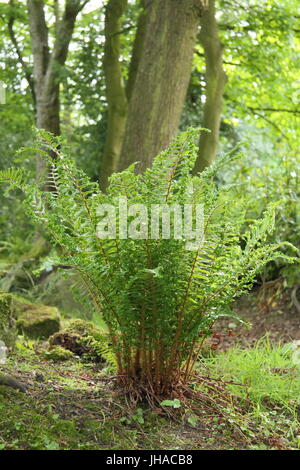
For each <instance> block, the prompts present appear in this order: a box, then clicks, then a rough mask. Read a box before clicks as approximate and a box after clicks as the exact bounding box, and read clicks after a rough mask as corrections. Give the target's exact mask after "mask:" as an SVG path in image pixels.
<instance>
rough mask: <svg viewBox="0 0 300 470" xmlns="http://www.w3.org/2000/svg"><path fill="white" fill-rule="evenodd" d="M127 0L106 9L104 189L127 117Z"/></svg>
mask: <svg viewBox="0 0 300 470" xmlns="http://www.w3.org/2000/svg"><path fill="white" fill-rule="evenodd" d="M126 6H127V0H109V2H108V4H107V6H106V12H105V48H104V61H103V67H104V75H105V82H106V97H107V103H108V125H107V131H106V140H105V146H104V153H103V157H102V161H101V172H100V186H101V188H102V189H105V188H106V186H107V180H108V177H109V176H110V175H111V174H112V173H113V172H114V171H115V170H116V169H117V165H118V161H119V157H120V152H121V147H122V142H123V137H124V132H125V124H126V117H127V98H126V92H125V87H124V84H123V77H122V70H121V64H120V61H119V57H120V30H121V19H122V16H123V14H124V12H125V9H126Z"/></svg>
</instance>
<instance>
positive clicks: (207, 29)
mask: <svg viewBox="0 0 300 470" xmlns="http://www.w3.org/2000/svg"><path fill="white" fill-rule="evenodd" d="M200 41H201V44H202V46H203V49H204V55H205V63H206V101H205V105H204V116H203V122H202V127H204V128H206V129H209V130H210V133H208V132H203V133H202V134H201V136H200V140H199V154H198V158H197V160H196V163H195V166H194V170H193V172H194V174H197V173H198V172H201V171H203V170H204V169H205V168H206V167H207V166H209V165H211V163H212V162H213V161H214V160H215V158H216V154H217V151H218V144H219V130H220V123H221V112H222V102H223V94H224V88H225V85H226V80H227V77H226V74H225V72H224V69H223V60H222V52H223V46H222V44H221V41H220V38H219V34H218V25H217V21H216V17H215V1H214V0H209V7H208V10H207V11H206V13H205V14H204V15H203V17H202V20H201V31H200Z"/></svg>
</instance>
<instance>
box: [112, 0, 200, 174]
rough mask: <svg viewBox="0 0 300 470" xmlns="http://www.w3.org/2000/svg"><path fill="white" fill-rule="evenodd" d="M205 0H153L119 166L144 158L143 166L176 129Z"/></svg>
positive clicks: (148, 163) (149, 163)
mask: <svg viewBox="0 0 300 470" xmlns="http://www.w3.org/2000/svg"><path fill="white" fill-rule="evenodd" d="M201 10H202V2H201V1H200V0H181V1H180V2H179V1H178V0H164V1H163V2H162V1H160V0H152V2H149V13H148V19H147V27H146V33H145V39H144V45H143V53H142V56H141V58H140V61H139V66H138V70H137V74H136V79H135V83H134V87H133V90H132V94H131V99H130V103H129V110H128V118H127V123H126V131H125V136H124V142H123V146H122V152H121V158H120V162H119V169H120V170H123V169H124V168H126V167H128V166H129V165H130V164H131V163H133V162H136V161H140V162H141V163H140V165H139V167H138V170H139V171H143V170H144V169H145V168H147V167H149V166H150V165H151V162H152V159H153V157H154V156H155V155H156V154H157V153H158V152H160V151H161V150H162V149H164V148H165V147H167V146H168V144H169V143H170V140H171V139H172V138H173V137H174V135H175V134H176V133H177V131H178V125H179V120H180V115H181V113H182V109H183V105H184V100H185V97H186V91H187V87H188V83H189V79H190V75H191V67H192V57H193V50H194V46H195V42H196V36H197V31H198V26H199V22H200V14H201Z"/></svg>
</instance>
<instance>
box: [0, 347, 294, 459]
mask: <svg viewBox="0 0 300 470" xmlns="http://www.w3.org/2000/svg"><path fill="white" fill-rule="evenodd" d="M246 352H247V353H248V356H247V354H246ZM246 352H245V351H243V352H242V351H239V350H232V351H230V352H227V353H224V354H223V353H222V354H220V355H218V356H216V357H215V358H213V359H209V358H208V359H206V364H205V365H201V366H200V368H201V372H200V373H201V374H202V373H203V371H205V370H208V371H209V374H211V375H212V376H214V377H220V376H223V377H224V379H226V380H227V381H237V382H239V383H243V384H244V386H240V385H239V386H234V385H232V384H230V383H227V384H224V382H222V381H220V379H219V378H215V379H209V380H208V381H207V382H205V381H203V384H206V385H205V386H204V385H202V387H204V388H205V387H208V386H212V387H214V388H215V389H216V390H218V388H219V389H220V390H221V389H222V387H224V385H226V388H227V389H228V391H230V390H232V392H233V393H234V394H235V395H239V396H240V398H241V400H240V402H237V403H232V406H230V403H228V402H227V405H226V406H227V408H226V409H225V408H223V409H221V410H220V413H217V412H214V411H213V409H211V410H208V409H203V410H202V414H201V412H200V413H199V414H198V416H197V417H196V416H195V415H194V413H193V410H192V408H190V409H189V408H188V406H187V407H186V406H183V404H182V403H181V402H180V400H173V401H172V400H170V401H169V402H167V403H166V406H165V407H164V409H165V410H166V409H171V408H172V407H173V408H174V409H173V411H174V414H173V419H170V418H169V417H168V416H167V415H166V414H165V413H164V411H163V409H162V408H157V409H154V410H150V409H149V407H146V406H145V405H143V404H138V405H137V408H133V407H131V406H129V404H128V403H126V401H125V398H124V395H123V394H122V393H120V392H119V391H118V390H117V389H116V388H115V385H114V378H113V377H111V376H109V375H108V374H107V371H106V370H105V369H101V367H100V366H99V365H94V364H91V363H82V362H80V361H79V360H72V361H66V362H63V363H52V362H49V361H45V360H44V359H41V356H39V355H37V354H36V353H35V351H34V345H33V344H30V343H26V342H25V343H24V344H23V346H22V347H21V348H19V351H18V353H16V354H15V356H14V357H12V358H11V359H10V360H9V361H8V363H7V364H5V366H3V367H2V366H1V371H3V372H8V373H11V374H12V375H14V376H15V377H16V378H18V379H19V380H21V381H23V382H25V383H26V384H27V385H28V392H27V393H26V394H24V393H21V392H19V391H15V390H13V389H11V388H8V387H4V386H0V449H5V450H6V449H24V450H27V449H49V450H57V449H60V450H63V449H98V450H101V449H103V450H104V449H105V450H113V449H130V450H140V449H153V450H159V449H163V450H167V449H172V450H192V449H194V450H198V449H257V448H258V449H264V448H272V449H281V448H284V449H285V448H297V445H298V437H297V436H298V434H297V433H299V434H300V432H299V429H298V428H299V424H298V421H297V416H296V411H297V407H296V402H297V400H298V396H297V387H298V390H299V376H297V375H295V373H294V371H293V369H292V368H291V369H289V371H288V372H286V369H287V363H286V362H285V359H284V357H283V356H282V355H280V354H279V356H276V355H274V354H273V353H271V355H269V356H270V357H269V356H268V357H267V358H265V364H266V370H267V371H268V374H265V369H264V368H263V362H261V361H259V360H258V359H255V358H257V356H259V353H258V349H256V350H253V351H252V350H249V351H246ZM269 352H270V351H269ZM269 352H268V351H266V350H264V353H263V354H264V355H265V356H266V355H267V354H269ZM243 353H244V356H243ZM251 355H252V356H251ZM275 356H276V357H275ZM282 357H283V358H282ZM252 360H253V364H252ZM280 361H281V362H280ZM255 368H256V371H257V372H258V373H259V374H260V376H261V379H260V380H259V379H257V381H255V380H254V379H253V377H257V375H258V374H255V373H254V370H255ZM258 369H259V370H258ZM243 374H244V375H243ZM287 374H288V375H289V379H288V383H289V385H286V388H284V387H283V385H282V381H285V380H286V378H287V377H286V375H287ZM249 378H251V380H252V382H251V384H250V385H249V380H250V379H249ZM263 380H264V382H263ZM268 383H269V384H270V387H271V388H270V389H269V387H268V386H267V385H268ZM245 384H246V385H248V386H245ZM281 387H283V388H281ZM288 387H289V388H288ZM195 388H196V389H197V388H198V385H197V383H196V384H195ZM265 390H269V393H267V392H265ZM272 390H273V391H272ZM276 390H278V391H277V393H276ZM287 390H290V392H289V393H287ZM238 407H239V408H238ZM216 409H217V408H216ZM297 426H298V428H297ZM287 430H290V432H289V433H288V432H287Z"/></svg>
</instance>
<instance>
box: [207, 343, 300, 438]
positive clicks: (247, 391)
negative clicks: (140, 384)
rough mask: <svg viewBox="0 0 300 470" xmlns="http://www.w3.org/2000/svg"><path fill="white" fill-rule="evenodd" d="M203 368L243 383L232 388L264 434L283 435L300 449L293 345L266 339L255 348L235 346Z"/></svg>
mask: <svg viewBox="0 0 300 470" xmlns="http://www.w3.org/2000/svg"><path fill="white" fill-rule="evenodd" d="M202 367H204V368H205V369H206V371H207V373H209V374H211V375H212V376H214V377H220V378H222V379H224V380H226V381H231V382H234V383H235V384H240V385H235V384H229V385H228V387H229V389H230V390H231V392H232V393H234V394H235V395H236V396H238V397H240V398H241V399H242V400H244V402H245V403H247V404H248V411H247V414H248V416H249V417H250V418H251V419H252V420H254V421H255V422H257V423H258V424H259V429H260V430H261V431H262V432H263V433H264V435H270V436H271V435H272V434H275V433H279V434H280V435H283V436H285V437H286V438H288V440H289V441H290V442H292V443H293V445H294V446H296V447H300V426H299V413H300V364H297V361H296V360H295V349H294V345H293V343H290V344H280V343H279V344H272V343H271V342H270V340H269V338H268V337H264V338H262V339H260V340H259V341H257V342H256V344H255V345H254V347H251V348H247V349H242V348H240V347H233V348H231V349H229V350H228V351H226V352H221V353H218V354H217V355H215V356H213V357H210V358H206V359H205V360H204V362H203V363H202V366H201V368H202Z"/></svg>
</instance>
